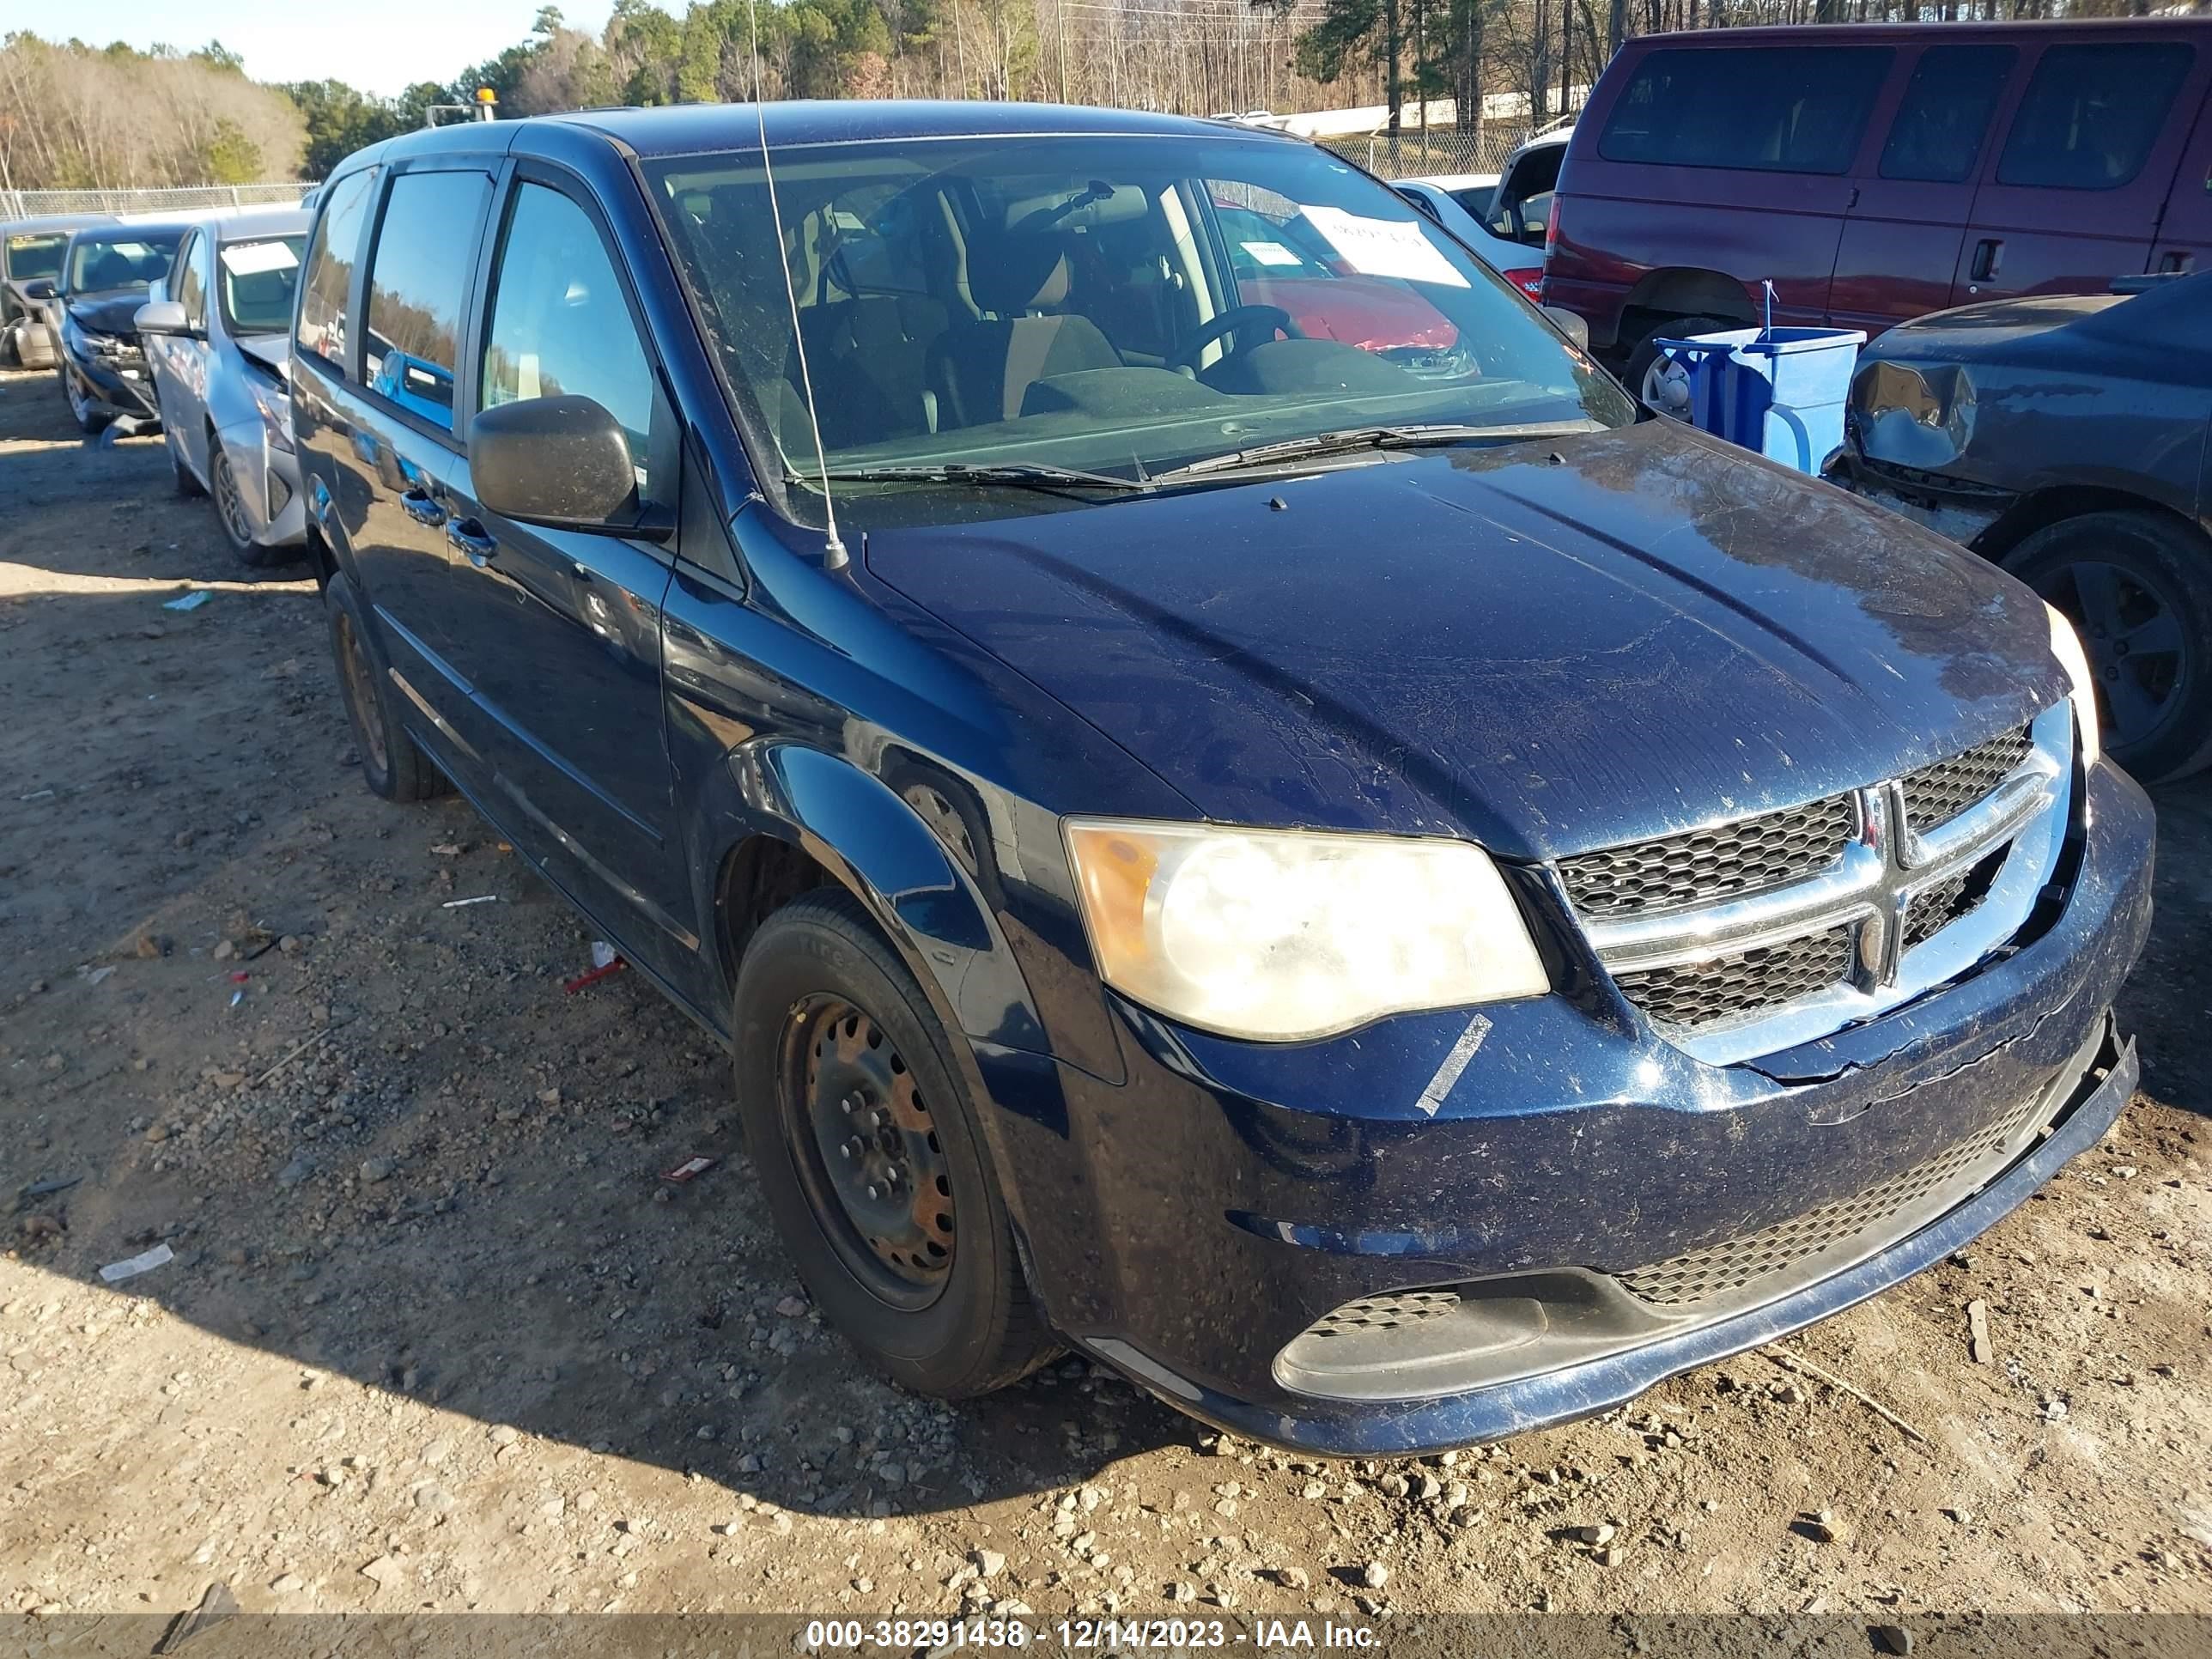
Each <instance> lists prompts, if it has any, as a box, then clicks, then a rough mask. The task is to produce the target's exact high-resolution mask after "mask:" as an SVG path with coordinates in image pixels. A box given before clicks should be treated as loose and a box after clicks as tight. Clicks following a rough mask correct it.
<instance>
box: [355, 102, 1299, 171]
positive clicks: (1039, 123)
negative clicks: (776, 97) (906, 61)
mask: <svg viewBox="0 0 2212 1659" xmlns="http://www.w3.org/2000/svg"><path fill="white" fill-rule="evenodd" d="M763 125H765V126H766V128H767V131H768V138H769V144H770V145H771V146H772V147H773V148H775V149H787V148H794V147H797V146H799V145H804V144H834V143H868V142H882V141H896V140H900V139H916V138H963V137H997V136H1005V137H1017V138H1020V137H1061V136H1066V135H1082V136H1097V137H1117V136H1119V137H1161V138H1249V139H1253V140H1256V141H1259V142H1262V143H1286V142H1296V141H1295V140H1290V139H1288V138H1286V137H1285V135H1284V134H1281V133H1275V132H1269V131H1265V130H1262V129H1259V128H1253V127H1244V126H1238V125H1230V124H1228V123H1225V122H1220V121H1208V120H1203V119H1200V118H1195V117H1192V116H1182V115H1152V114H1148V113H1146V112H1143V111H1141V110H1115V109H1092V108H1089V107H1087V106H1076V105H1063V104H994V103H984V102H980V101H964V102H963V101H954V100H944V101H937V102H931V101H926V100H911V99H843V100H824V101H820V102H789V103H772V104H764V105H753V104H676V105H671V106H666V107H663V108H657V109H595V110H574V111H571V112H568V113H565V114H561V115H541V116H532V117H531V118H528V119H526V120H521V121H493V122H473V121H465V122H459V123H456V124H454V125H450V126H443V127H431V128H425V129H423V130H422V131H419V132H410V133H404V134H402V135H401V136H399V137H396V138H391V139H387V140H386V142H385V143H381V144H379V145H377V146H375V147H374V155H376V156H377V157H379V158H380V159H384V160H390V161H398V160H400V159H401V158H402V157H404V156H407V155H416V154H422V153H436V152H439V151H444V150H470V149H474V150H485V149H489V150H495V151H504V150H506V149H508V148H510V147H511V146H512V145H513V144H514V143H518V142H520V141H522V140H523V138H524V136H525V135H526V134H528V133H529V131H531V129H532V128H541V129H542V128H544V127H549V126H567V127H574V128H582V129H585V130H586V131H592V132H596V133H599V134H601V135H603V136H605V137H608V138H611V139H613V140H615V141H616V142H617V143H621V144H623V145H624V146H626V147H627V148H629V149H632V150H634V151H635V152H636V153H637V154H638V155H643V156H655V155H694V154H697V153H700V152H702V151H713V150H731V149H757V148H759V144H760V134H761V130H762V127H763ZM370 153H371V152H368V151H364V152H362V155H368V154H370ZM358 159H359V158H358V157H356V160H358Z"/></svg>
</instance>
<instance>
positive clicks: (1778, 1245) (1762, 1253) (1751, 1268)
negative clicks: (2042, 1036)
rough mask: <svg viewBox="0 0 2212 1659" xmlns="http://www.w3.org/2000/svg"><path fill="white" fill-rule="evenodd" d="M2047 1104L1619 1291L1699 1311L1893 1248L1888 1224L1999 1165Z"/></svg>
mask: <svg viewBox="0 0 2212 1659" xmlns="http://www.w3.org/2000/svg"><path fill="white" fill-rule="evenodd" d="M2041 1103H2042V1102H2041V1100H2040V1098H2039V1097H2037V1096H2033V1095H2031V1096H2029V1097H2027V1099H2025V1100H2023V1101H2021V1103H2020V1104H2019V1105H2017V1106H2015V1107H2014V1108H2013V1109H2011V1110H2010V1111H2009V1112H2008V1113H2006V1114H2005V1115H2004V1116H2003V1117H2002V1119H2000V1120H1999V1121H1996V1122H1995V1123H1992V1124H1991V1125H1990V1127H1988V1128H1986V1129H1984V1130H1983V1131H1982V1132H1981V1133H1978V1134H1974V1135H1969V1136H1968V1137H1967V1138H1966V1139H1964V1140H1961V1141H1959V1142H1957V1143H1956V1144H1955V1145H1953V1146H1948V1147H1946V1148H1945V1149H1944V1150H1943V1151H1942V1152H1938V1153H1936V1156H1935V1157H1933V1158H1929V1160H1928V1161H1927V1162H1926V1163H1924V1164H1918V1165H1917V1166H1915V1167H1914V1168H1912V1169H1910V1170H1905V1172H1904V1173H1902V1174H1900V1175H1894V1176H1891V1177H1890V1178H1889V1179H1888V1180H1887V1181H1882V1182H1876V1183H1875V1185H1873V1186H1871V1187H1869V1188H1867V1189H1866V1190H1865V1191H1864V1192H1863V1193H1858V1194H1854V1195H1853V1196H1851V1197H1850V1198H1846V1199H1841V1200H1838V1201H1837V1202H1835V1203H1833V1204H1823V1205H1821V1206H1820V1207H1819V1208H1818V1209H1814V1210H1808V1211H1806V1212H1805V1213H1804V1214H1802V1215H1796V1216H1792V1217H1790V1218H1789V1219H1788V1220H1787V1221H1778V1222H1776V1223H1775V1224H1774V1225H1772V1226H1771V1227H1762V1228H1760V1229H1759V1231H1757V1232H1755V1233H1746V1234H1745V1235H1744V1236H1743V1237H1741V1238H1730V1239H1725V1240H1723V1241H1722V1242H1721V1243H1718V1244H1708V1245H1705V1246H1704V1247H1702V1248H1701V1249H1695V1250H1686V1251H1684V1252H1683V1253H1682V1254H1681V1255H1678V1256H1674V1257H1673V1258H1671V1259H1670V1260H1668V1261H1660V1262H1655V1263H1654V1264H1653V1265H1651V1266H1650V1267H1638V1268H1637V1269H1636V1270H1635V1271H1634V1272H1633V1273H1621V1274H1619V1275H1617V1277H1618V1279H1619V1280H1620V1285H1621V1287H1622V1288H1623V1289H1624V1290H1626V1291H1628V1293H1629V1294H1630V1295H1631V1296H1633V1297H1636V1298H1637V1299H1638V1301H1640V1302H1644V1303H1648V1304H1650V1305H1651V1306H1653V1307H1656V1308H1692V1307H1695V1306H1697V1305H1698V1304H1699V1303H1702V1302H1710V1301H1711V1300H1712V1299H1713V1298H1714V1297H1720V1296H1727V1295H1730V1294H1732V1293H1733V1292H1735V1291H1741V1290H1743V1289H1745V1288H1747V1286H1750V1285H1755V1284H1757V1283H1758V1282H1759V1280H1760V1279H1765V1278H1767V1277H1769V1276H1770V1275H1772V1274H1775V1273H1783V1272H1785V1271H1787V1270H1788V1269H1789V1268H1790V1267H1795V1266H1796V1264H1797V1263H1799V1262H1801V1261H1805V1260H1806V1259H1807V1258H1808V1257H1811V1256H1815V1255H1820V1254H1822V1253H1823V1252H1824V1251H1826V1250H1830V1249H1834V1248H1835V1247H1836V1246H1837V1245H1838V1244H1842V1243H1845V1242H1846V1241H1848V1240H1850V1239H1851V1238H1854V1237H1857V1236H1858V1235H1859V1234H1861V1233H1866V1232H1871V1231H1875V1230H1876V1229H1881V1237H1882V1238H1883V1239H1884V1240H1885V1241H1887V1239H1888V1238H1890V1237H1893V1231H1894V1230H1893V1228H1890V1227H1888V1226H1887V1225H1885V1224H1887V1223H1890V1222H1892V1221H1893V1220H1894V1218H1896V1217H1897V1216H1899V1215H1900V1214H1902V1213H1903V1212H1905V1211H1906V1210H1909V1209H1911V1207H1912V1206H1914V1205H1916V1204H1918V1203H1920V1202H1922V1201H1923V1200H1925V1199H1927V1198H1928V1197H1929V1195H1930V1194H1934V1193H1936V1192H1940V1191H1942V1189H1943V1188H1947V1187H1949V1186H1950V1185H1952V1184H1953V1183H1954V1182H1957V1181H1959V1180H1960V1179H1961V1178H1962V1177H1964V1176H1966V1175H1968V1174H1969V1173H1970V1172H1971V1171H1972V1170H1975V1169H1977V1168H1978V1167H1979V1166H1982V1165H1984V1164H1989V1165H1994V1164H1996V1163H1997V1162H1999V1161H2000V1160H2001V1158H2002V1156H2003V1152H2004V1149H2005V1147H2006V1146H2007V1145H2008V1143H2009V1142H2010V1141H2011V1139H2012V1138H2013V1137H2014V1135H2015V1134H2016V1133H2018V1132H2019V1130H2020V1129H2021V1126H2022V1125H2024V1124H2025V1123H2026V1122H2027V1120H2028V1118H2029V1116H2030V1115H2032V1114H2033V1112H2034V1111H2035V1109H2036V1108H2037V1107H2038V1106H2039V1104H2041Z"/></svg>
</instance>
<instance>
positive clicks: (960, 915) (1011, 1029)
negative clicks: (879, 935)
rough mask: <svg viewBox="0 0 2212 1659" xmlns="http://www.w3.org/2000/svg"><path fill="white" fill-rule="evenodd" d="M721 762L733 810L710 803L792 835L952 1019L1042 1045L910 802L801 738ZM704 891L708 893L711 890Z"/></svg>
mask: <svg viewBox="0 0 2212 1659" xmlns="http://www.w3.org/2000/svg"><path fill="white" fill-rule="evenodd" d="M726 772H727V777H728V787H729V789H730V790H731V792H732V795H731V799H730V801H729V802H728V803H727V804H726V805H727V806H728V808H729V809H732V810H729V811H726V813H725V812H716V811H714V807H713V806H712V805H709V806H708V811H710V812H714V816H715V817H721V818H722V819H723V821H725V822H730V821H732V820H734V821H736V822H737V823H742V824H743V825H744V831H745V833H747V834H756V835H757V834H768V835H774V836H778V837H779V838H781V839H782V840H786V841H789V842H793V843H794V844H796V845H797V846H799V847H800V848H803V849H804V850H805V852H806V853H807V854H808V855H809V856H811V858H812V859H814V860H815V861H816V862H817V863H818V864H820V865H821V866H823V868H824V869H826V870H828V871H829V872H831V873H832V874H834V875H835V876H836V878H837V879H838V880H839V881H840V882H841V883H842V884H843V885H844V886H845V887H846V888H847V889H848V890H850V891H851V892H852V894H853V895H854V896H855V897H856V898H858V899H859V900H860V902H861V903H863V904H865V905H866V907H867V908H868V910H869V912H870V914H871V915H873V916H874V917H875V919H876V922H877V925H878V927H881V928H882V929H883V930H884V933H885V934H886V935H887V936H888V937H889V938H890V940H891V942H892V944H893V945H894V946H895V947H896V949H897V951H899V954H900V955H901V956H902V957H903V958H904V959H905V961H906V963H907V965H908V968H909V969H912V970H913V972H914V973H915V976H916V977H917V978H918V979H920V980H921V982H922V985H923V987H924V989H925V990H926V991H927V993H928V994H929V996H930V1000H931V1001H933V1003H935V1004H937V1006H938V1010H939V1014H940V1016H941V1017H943V1018H945V1019H946V1020H947V1022H948V1023H949V1024H951V1025H952V1026H953V1027H954V1028H955V1029H957V1030H959V1031H960V1032H962V1033H963V1034H964V1035H965V1036H969V1037H970V1038H974V1039H976V1040H978V1041H981V1042H992V1043H996V1044H998V1045H1000V1046H1001V1047H1004V1048H1018V1049H1024V1050H1027V1051H1030V1052H1032V1053H1045V1052H1048V1050H1049V1048H1050V1044H1049V1042H1048V1037H1047V1034H1046V1030H1045V1027H1044V1023H1043V1021H1042V1019H1041V1018H1039V1016H1038V1013H1037V1009H1036V1001H1035V1000H1034V998H1033V997H1032V996H1031V995H1030V988H1029V985H1028V982H1027V981H1026V980H1025V979H1024V976H1023V975H1022V972H1021V969H1020V967H1019V965H1018V963H1016V961H1015V959H1014V956H1013V952H1012V949H1011V948H1010V947H1009V945H1007V943H1006V935H1005V933H1003V932H1002V931H1001V929H1000V926H999V922H998V919H997V918H996V917H995V916H994V915H993V914H992V910H991V907H990V905H989V904H988V903H987V902H986V900H985V899H984V897H983V895H982V892H981V889H980V887H979V886H978V884H977V880H976V878H975V877H974V876H971V875H970V874H969V872H968V871H967V870H965V869H963V868H962V867H961V866H960V864H959V863H958V862H957V860H955V859H954V857H953V856H952V854H951V853H950V852H949V851H948V849H947V848H946V847H945V843H944V842H942V841H940V840H939V839H938V837H937V836H936V835H935V834H933V832H932V831H931V829H929V827H928V825H927V824H926V823H923V822H922V820H921V817H919V816H918V815H917V814H916V812H915V809H914V808H913V807H911V806H909V805H908V804H907V803H906V802H905V801H903V800H902V799H900V798H899V797H898V796H897V795H896V794H895V793H892V791H891V790H890V788H889V787H886V786H885V785H884V783H883V782H882V781H880V780H879V779H878V778H876V777H874V776H872V775H870V774H868V773H866V772H865V771H863V770H861V769H860V768H859V767H857V766H855V765H854V764H853V763H851V762H850V761H848V760H845V759H843V758H842V757H838V756H835V755H831V754H829V753H826V752H824V751H823V750H818V749H812V748H809V747H807V746H805V744H795V743H789V742H767V743H761V744H750V745H747V746H745V747H743V748H740V749H738V750H735V751H733V752H732V754H731V756H730V757H729V762H728V765H727V768H726ZM725 839H726V838H725ZM732 844H734V843H732ZM717 865H718V866H719V860H717ZM711 878H712V877H711V876H710V877H709V879H711ZM702 897H705V898H706V899H707V900H708V902H710V903H711V900H712V895H711V894H707V895H702ZM702 914H704V912H703V911H702Z"/></svg>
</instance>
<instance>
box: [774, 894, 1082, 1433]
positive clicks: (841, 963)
mask: <svg viewBox="0 0 2212 1659" xmlns="http://www.w3.org/2000/svg"><path fill="white" fill-rule="evenodd" d="M736 1026H737V1044H736V1048H737V1054H738V1061H737V1084H738V1112H739V1115H741V1117H742V1118H743V1120H744V1127H745V1142H746V1145H747V1146H748V1147H749V1148H750V1151H751V1153H752V1158H753V1164H754V1167H755V1170H756V1171H757V1174H758V1176H759V1179H760V1182H761V1185H762V1188H763V1190H764V1194H765V1196H766V1198H767V1200H768V1206H769V1210H770V1212H772V1213H773V1214H774V1215H775V1219H776V1224H777V1226H778V1228H779V1229H780V1230H781V1232H782V1235H783V1238H784V1243H786V1245H787V1247H788V1248H789V1249H790V1250H791V1253H792V1255H793V1259H794V1261H796V1264H797V1266H798V1268H799V1277H800V1279H803V1280H804V1281H805V1285H806V1288H807V1290H808V1291H810V1292H811V1294H812V1296H813V1297H814V1300H815V1302H816V1303H817V1304H818V1305H819V1306H820V1307H821V1309H822V1310H823V1312H824V1313H825V1314H826V1315H827V1316H829V1320H830V1322H831V1323H833V1324H834V1325H836V1328H838V1330H839V1331H841V1332H842V1333H843V1334H844V1335H845V1337H846V1339H847V1340H849V1341H850V1342H851V1343H852V1344H853V1345H854V1346H855V1347H856V1348H858V1349H859V1350H860V1352H861V1354H862V1356H863V1357H864V1358H866V1359H867V1360H868V1361H869V1362H870V1363H871V1364H873V1365H874V1366H876V1367H877V1368H878V1370H882V1371H883V1372H884V1373H885V1374H886V1375H887V1376H890V1378H891V1379H892V1380H893V1381H894V1382H896V1383H901V1384H902V1385H904V1386H905V1387H907V1388H909V1389H915V1390H916V1391H917V1392H920V1393H922V1394H929V1395H939V1396H941V1397H944V1398H946V1399H961V1398H964V1397H967V1396H969V1395H978V1394H985V1393H987V1392H989V1391H990V1390H991V1389H996V1388H1000V1387H1002V1386H1004V1385H1005V1384H1006V1383H1012V1382H1013V1381H1015V1380H1016V1379H1017V1378H1018V1377H1020V1376H1023V1375H1024V1373H1026V1372H1027V1371H1029V1370H1031V1369H1033V1368H1034V1367H1035V1366H1036V1364H1038V1363H1039V1362H1040V1361H1042V1359H1044V1358H1048V1356H1049V1355H1050V1354H1051V1352H1053V1346H1052V1340H1051V1337H1050V1335H1049V1334H1048V1332H1047V1331H1046V1329H1045V1328H1044V1326H1043V1324H1042V1320H1041V1318H1040V1316H1039V1315H1038V1313H1037V1310H1036V1305H1035V1304H1034V1303H1032V1302H1031V1300H1030V1295H1029V1289H1028V1285H1027V1283H1026V1281H1025V1280H1024V1276H1023V1273H1022V1268H1021V1264H1020V1262H1019V1261H1018V1259H1017V1257H1016V1255H1015V1251H1014V1241H1013V1232H1012V1225H1011V1224H1010V1223H1009V1221H1008V1219H1007V1215H1006V1200H1005V1199H1004V1197H1003V1196H1002V1195H1001V1194H1000V1189H999V1183H998V1179H997V1176H996V1175H995V1174H994V1171H993V1170H992V1167H991V1164H990V1158H989V1153H988V1152H987V1149H986V1148H985V1146H984V1145H983V1140H982V1136H981V1131H980V1129H979V1127H978V1125H977V1122H976V1113H975V1105H974V1103H972V1102H971V1101H970V1100H969V1094H968V1091H967V1089H966V1087H965V1085H963V1084H962V1082H961V1081H960V1078H959V1073H958V1072H957V1068H956V1066H954V1063H953V1060H952V1058H951V1046H950V1044H949V1043H948V1042H947V1041H946V1039H945V1033H944V1030H943V1028H942V1027H941V1026H940V1025H939V1023H938V1020H937V1018H936V1016H935V1015H934V1014H933V1012H931V1010H930V1006H929V1003H928V1000H927V998H926V997H924V996H923V994H922V993H921V987H920V986H919V985H917V984H916V983H915V980H914V977H913V975H911V974H909V973H908V971H907V969H906V967H905V964H904V963H902V962H900V960H899V959H898V957H897V955H896V953H895V952H894V951H892V950H891V949H890V945H887V944H886V943H885V942H884V939H883V938H882V937H881V935H880V934H878V933H877V932H876V930H875V927H874V926H873V924H872V922H871V921H869V919H868V916H867V914H866V911H864V910H863V909H862V908H860V905H859V903H858V902H856V901H854V899H853V898H851V897H850V896H848V895H846V894H844V893H842V892H821V893H813V894H809V895H807V896H805V897H803V898H800V899H799V900H797V901H795V902H793V903H792V904H789V905H787V906H786V907H785V908H783V909H781V910H779V911H777V912H776V913H775V915H772V916H770V917H769V919H768V921H765V922H763V924H762V925H761V927H760V930H759V932H758V933H756V934H755V935H754V936H753V939H752V942H751V944H750V945H749V946H748V947H747V949H746V951H745V957H744V964H743V966H742V968H741V969H740V970H739V973H738V994H737V1008H736Z"/></svg>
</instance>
